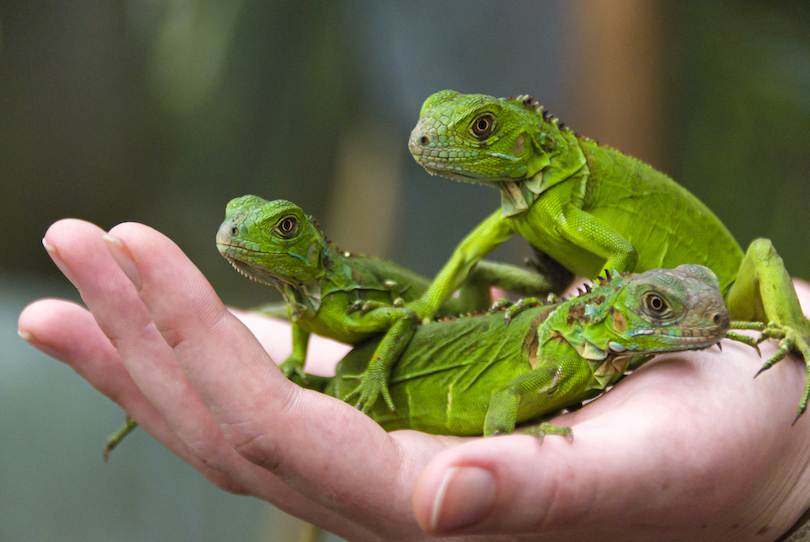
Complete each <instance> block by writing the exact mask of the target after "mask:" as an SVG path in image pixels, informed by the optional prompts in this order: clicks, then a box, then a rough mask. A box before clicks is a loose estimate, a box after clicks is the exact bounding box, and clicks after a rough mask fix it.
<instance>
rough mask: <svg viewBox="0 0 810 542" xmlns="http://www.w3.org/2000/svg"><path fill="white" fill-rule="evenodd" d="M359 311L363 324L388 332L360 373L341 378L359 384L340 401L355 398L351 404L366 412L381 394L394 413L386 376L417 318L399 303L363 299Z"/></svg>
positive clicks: (411, 331)
mask: <svg viewBox="0 0 810 542" xmlns="http://www.w3.org/2000/svg"><path fill="white" fill-rule="evenodd" d="M399 301H401V300H399ZM395 303H396V301H395ZM362 310H363V312H364V314H363V316H362V318H363V319H364V320H366V322H367V324H370V325H375V326H378V327H379V328H380V329H385V328H387V329H388V331H387V332H386V333H385V335H384V336H383V339H382V341H380V344H379V345H378V346H377V349H376V350H375V351H374V354H373V355H372V357H371V361H370V362H369V364H368V368H367V369H366V370H365V371H363V372H362V373H360V374H357V375H346V376H345V377H344V378H346V379H349V380H359V381H360V383H359V384H358V385H357V387H356V388H355V389H354V390H352V391H351V392H349V393H348V394H347V395H346V396H345V397H344V398H343V400H344V401H346V402H349V401H350V400H351V399H353V398H354V397H357V398H358V399H357V402H356V403H355V406H356V407H357V408H359V409H360V410H361V411H363V412H364V413H366V414H368V412H369V411H370V410H371V407H373V406H374V403H375V402H376V401H377V397H378V396H379V395H380V393H382V396H383V399H384V400H385V404H386V405H388V408H389V409H390V410H391V411H392V412H394V413H396V408H395V407H394V400H393V399H392V398H391V393H390V392H389V391H388V377H389V375H390V374H391V368H392V367H393V366H394V364H395V363H396V362H397V360H398V359H399V358H400V356H401V355H402V353H403V352H404V351H405V348H406V347H407V346H408V343H409V342H411V339H412V338H413V335H414V333H416V329H417V328H418V327H419V318H418V317H417V316H416V313H415V312H414V311H412V310H411V309H408V308H405V307H402V306H394V307H391V306H388V305H385V304H384V303H381V302H379V301H366V302H365V303H363V307H362Z"/></svg>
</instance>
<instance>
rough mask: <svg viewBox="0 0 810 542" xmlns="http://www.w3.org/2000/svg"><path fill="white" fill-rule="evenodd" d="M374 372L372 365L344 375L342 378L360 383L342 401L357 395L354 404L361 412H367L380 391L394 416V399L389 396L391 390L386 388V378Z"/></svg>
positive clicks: (395, 412)
mask: <svg viewBox="0 0 810 542" xmlns="http://www.w3.org/2000/svg"><path fill="white" fill-rule="evenodd" d="M376 373H377V371H374V367H370V368H369V369H367V370H366V371H364V372H362V373H361V374H358V375H345V376H344V377H343V378H344V379H346V380H359V381H360V383H359V384H358V385H357V387H356V388H354V389H353V390H352V391H350V392H349V393H348V394H346V395H345V396H344V397H343V401H345V402H347V403H348V402H350V400H351V399H352V398H354V397H355V396H359V399H358V400H357V402H356V403H355V404H354V406H355V407H356V408H357V409H358V410H360V411H361V412H362V413H363V414H368V413H369V412H370V411H371V408H372V407H373V406H374V403H376V402H377V398H378V397H379V395H380V393H382V396H383V400H385V404H386V405H387V406H388V408H389V409H390V410H391V412H393V413H394V415H395V416H396V415H397V410H396V408H395V407H394V400H393V399H392V398H391V392H390V391H389V390H388V383H387V382H386V380H387V378H385V377H384V376H381V375H379V374H376Z"/></svg>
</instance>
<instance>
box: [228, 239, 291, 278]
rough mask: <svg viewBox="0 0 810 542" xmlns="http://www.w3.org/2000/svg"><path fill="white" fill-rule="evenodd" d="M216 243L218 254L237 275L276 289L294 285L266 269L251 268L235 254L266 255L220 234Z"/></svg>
mask: <svg viewBox="0 0 810 542" xmlns="http://www.w3.org/2000/svg"><path fill="white" fill-rule="evenodd" d="M216 243H217V250H218V251H219V253H220V254H222V257H223V258H225V259H226V260H228V263H230V264H231V266H232V267H233V268H234V269H236V270H237V271H238V272H239V274H241V275H243V276H245V277H247V278H249V279H250V280H253V281H256V282H260V283H262V284H266V285H268V286H274V287H276V288H278V287H279V286H280V285H281V284H290V285H292V286H294V284H292V283H291V282H288V281H284V280H282V279H281V278H279V277H277V276H275V275H272V274H270V273H268V272H267V270H266V269H262V268H256V267H253V266H252V265H250V264H249V263H248V262H245V261H243V260H242V259H240V258H238V257H236V254H235V253H237V252H242V253H249V254H267V253H265V252H262V251H260V250H251V249H249V248H246V247H245V246H244V245H241V244H239V243H236V242H234V241H233V240H232V239H231V238H229V237H227V236H226V235H224V234H222V233H218V234H217V239H216Z"/></svg>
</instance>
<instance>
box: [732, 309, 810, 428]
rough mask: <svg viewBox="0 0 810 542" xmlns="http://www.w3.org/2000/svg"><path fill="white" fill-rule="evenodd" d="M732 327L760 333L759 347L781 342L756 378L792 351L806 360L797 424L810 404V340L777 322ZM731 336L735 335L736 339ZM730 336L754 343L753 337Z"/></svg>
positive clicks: (734, 324)
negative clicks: (805, 374) (768, 341)
mask: <svg viewBox="0 0 810 542" xmlns="http://www.w3.org/2000/svg"><path fill="white" fill-rule="evenodd" d="M731 327H732V329H750V330H754V331H759V332H760V334H759V338H758V339H756V340H755V341H754V342H755V344H757V345H758V344H760V343H762V342H764V341H766V340H768V339H776V340H778V341H779V347H778V348H777V349H776V352H775V353H774V355H773V356H771V357H770V358H769V359H768V360H767V361H765V363H764V364H762V367H761V368H760V369H759V371H757V374H755V375H754V378H756V377H757V376H759V375H760V374H762V373H763V372H765V371H767V370H768V369H770V368H771V367H773V366H774V365H776V364H777V363H779V362H780V361H782V360H783V359H785V358H786V357H787V355H788V354H789V353H790V352H791V351H794V352H797V353H798V354H801V356H802V357H803V358H804V362H805V365H806V367H807V370H806V372H807V382H806V384H805V387H804V393H803V394H802V400H801V401H800V402H799V408H798V410H797V413H796V418H794V420H793V424H795V423H796V422H797V421H798V419H799V418H800V417H801V416H802V414H804V413H805V411H806V410H807V405H808V402H810V338H808V337H805V336H804V335H803V334H802V333H801V332H799V331H797V330H795V329H793V328H792V327H789V326H786V325H781V324H778V323H776V322H768V324H763V323H761V322H732V323H731ZM731 335H734V337H732V336H731ZM728 336H729V338H732V339H734V340H739V341H740V342H747V341H746V340H752V341H753V339H751V337H746V336H744V335H738V334H736V333H732V332H729V334H728ZM747 344H750V343H747ZM757 350H759V348H757ZM793 424H791V425H793Z"/></svg>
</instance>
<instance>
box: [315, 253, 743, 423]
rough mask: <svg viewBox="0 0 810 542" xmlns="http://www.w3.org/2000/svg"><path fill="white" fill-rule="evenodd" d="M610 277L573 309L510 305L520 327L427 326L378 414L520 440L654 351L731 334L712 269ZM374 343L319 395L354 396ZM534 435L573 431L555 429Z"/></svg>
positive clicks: (476, 320) (570, 304)
mask: <svg viewBox="0 0 810 542" xmlns="http://www.w3.org/2000/svg"><path fill="white" fill-rule="evenodd" d="M607 277H609V278H604V279H602V278H600V279H599V280H598V281H597V282H594V286H593V289H592V290H591V289H590V288H588V287H586V290H587V291H586V292H584V293H582V294H581V295H580V296H579V297H575V298H572V299H570V300H568V301H565V302H561V303H558V304H555V305H547V306H540V307H536V308H524V309H523V310H519V309H518V310H515V308H514V307H512V308H510V309H507V311H509V312H510V314H515V313H517V314H516V315H515V316H513V318H512V319H511V322H508V321H507V320H506V319H505V318H504V316H503V315H502V314H499V313H494V314H491V315H485V316H469V317H461V318H458V319H455V320H449V321H439V322H431V323H428V324H424V325H422V326H420V327H419V329H418V331H417V332H416V334H415V335H414V337H413V338H412V339H411V342H410V343H409V345H408V348H407V349H406V350H405V352H404V353H403V354H402V357H401V358H400V359H399V361H398V362H397V363H396V365H394V367H393V370H392V373H391V379H390V384H389V385H390V391H391V396H392V397H393V400H394V404H395V405H396V407H397V408H396V411H397V412H396V414H395V413H393V412H391V410H389V409H388V408H386V407H385V405H383V404H382V403H377V404H376V405H374V407H373V408H372V409H371V411H370V413H369V415H370V416H371V417H372V418H373V419H374V420H375V421H377V422H378V423H379V424H380V425H381V426H382V427H383V428H384V429H385V430H387V431H392V430H395V429H405V428H409V429H416V430H419V431H424V432H426V433H433V434H451V435H481V434H483V435H484V436H491V435H496V434H506V433H512V432H513V430H514V428H515V424H516V423H521V422H525V421H528V420H532V419H534V418H537V417H539V416H542V415H546V414H551V413H554V412H556V411H558V410H560V409H562V408H565V407H567V406H571V405H573V404H576V403H580V402H581V401H583V400H585V399H589V398H592V397H595V396H597V395H599V394H600V393H602V392H603V391H604V390H605V389H606V388H607V387H608V386H611V385H613V384H614V383H615V382H616V381H618V380H619V379H620V378H621V377H622V376H623V374H624V372H625V370H626V368H628V366H631V367H633V368H635V367H638V366H639V365H640V364H641V363H643V362H645V361H647V360H648V359H650V358H651V357H652V355H653V354H658V353H662V352H675V351H682V350H699V349H703V348H708V347H710V346H712V345H714V344H717V343H718V342H719V341H720V340H721V339H723V338H724V337H726V333H727V331H728V330H729V325H730V319H729V314H728V311H727V310H726V307H725V305H724V304H723V298H722V296H721V295H720V291H719V284H718V281H717V278H716V277H715V275H714V274H713V273H712V272H711V270H709V269H708V268H706V267H703V266H699V265H681V266H679V267H677V268H676V269H674V270H667V269H656V270H652V271H647V272H646V273H642V274H639V275H633V274H629V273H626V274H625V273H623V274H616V275H614V276H613V277H610V275H607ZM377 347H378V341H376V340H374V341H369V342H367V343H364V344H362V345H358V346H357V347H355V348H354V349H353V350H352V351H351V352H349V353H348V354H347V355H346V357H344V358H343V360H342V361H341V362H340V363H339V364H338V367H337V374H336V376H335V377H333V378H326V379H324V378H320V379H319V380H318V383H319V384H320V388H319V389H321V391H325V392H326V393H328V394H329V395H332V396H334V397H337V398H340V399H344V398H345V397H346V395H347V394H351V393H352V389H353V387H354V384H353V381H352V380H350V379H347V375H354V374H356V373H357V372H360V371H362V370H363V369H364V368H365V367H366V365H367V364H368V363H369V359H370V358H371V357H372V356H373V353H374V351H375V350H376V349H377ZM311 379H318V377H311ZM310 383H311V384H315V381H314V380H310ZM309 387H316V386H309ZM530 432H532V433H533V434H535V435H537V436H538V437H540V438H542V436H543V435H544V434H546V433H557V434H564V435H568V436H569V438H570V436H571V430H570V429H569V428H556V427H553V426H551V425H549V424H546V423H544V424H542V425H540V426H538V427H535V428H531V429H530Z"/></svg>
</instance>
